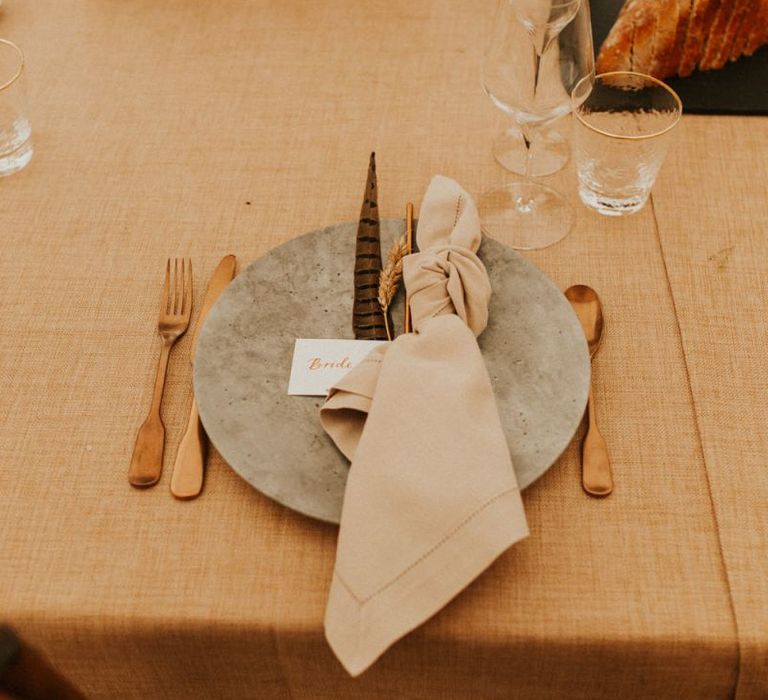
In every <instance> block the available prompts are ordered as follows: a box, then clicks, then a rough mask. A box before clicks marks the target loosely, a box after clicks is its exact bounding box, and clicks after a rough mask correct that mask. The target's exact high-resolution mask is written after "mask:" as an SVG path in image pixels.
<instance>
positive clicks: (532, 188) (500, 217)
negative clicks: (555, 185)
mask: <svg viewBox="0 0 768 700" xmlns="http://www.w3.org/2000/svg"><path fill="white" fill-rule="evenodd" d="M480 221H481V222H482V228H483V231H485V232H486V233H487V234H488V235H489V236H490V237H491V238H495V239H496V240H497V241H499V242H500V243H504V244H505V245H508V246H509V247H510V248H515V249H517V250H537V249H539V248H547V247H548V246H551V245H553V244H555V243H557V242H558V241H561V240H562V239H563V238H565V236H567V235H568V232H569V231H570V230H571V226H572V225H573V207H571V205H570V204H568V202H567V201H566V200H565V198H564V197H563V196H562V195H561V194H560V193H559V192H556V191H555V190H553V189H552V188H551V187H546V186H544V185H539V184H538V183H535V182H513V183H511V184H509V185H505V186H504V187H499V188H498V189H495V190H491V191H490V192H487V193H486V194H485V195H483V197H482V198H481V199H480Z"/></svg>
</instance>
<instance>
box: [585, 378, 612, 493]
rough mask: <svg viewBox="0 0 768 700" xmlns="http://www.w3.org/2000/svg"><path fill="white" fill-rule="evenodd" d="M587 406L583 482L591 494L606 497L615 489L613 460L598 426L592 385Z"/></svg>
mask: <svg viewBox="0 0 768 700" xmlns="http://www.w3.org/2000/svg"><path fill="white" fill-rule="evenodd" d="M587 406H588V408H587V417H588V421H589V423H588V425H587V434H586V436H585V437H584V444H583V445H582V452H581V484H582V486H583V488H584V490H585V491H586V492H587V493H588V494H589V495H590V496H598V497H604V496H608V495H609V494H610V493H611V491H613V474H612V473H611V460H610V459H609V457H608V446H607V445H606V444H605V439H604V438H603V436H602V435H601V434H600V431H599V430H598V428H597V420H596V418H595V401H594V397H593V396H592V387H591V386H590V387H589V403H588V404H587Z"/></svg>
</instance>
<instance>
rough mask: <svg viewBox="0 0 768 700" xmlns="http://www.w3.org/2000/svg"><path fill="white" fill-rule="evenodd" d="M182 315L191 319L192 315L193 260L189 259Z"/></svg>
mask: <svg viewBox="0 0 768 700" xmlns="http://www.w3.org/2000/svg"><path fill="white" fill-rule="evenodd" d="M182 308H183V310H182V313H183V314H184V315H185V316H186V317H187V318H189V316H190V315H191V313H192V258H187V275H186V277H185V279H184V304H183V307H182Z"/></svg>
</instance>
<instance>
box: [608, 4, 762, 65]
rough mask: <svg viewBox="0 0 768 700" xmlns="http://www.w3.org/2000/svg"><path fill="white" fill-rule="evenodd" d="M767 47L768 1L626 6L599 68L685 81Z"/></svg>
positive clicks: (610, 35) (609, 37) (609, 40)
mask: <svg viewBox="0 0 768 700" xmlns="http://www.w3.org/2000/svg"><path fill="white" fill-rule="evenodd" d="M765 44H768V0H627V2H626V3H625V5H624V7H622V9H621V12H620V13H619V17H618V19H617V20H616V22H615V24H614V25H613V28H612V29H611V31H610V32H609V34H608V37H607V38H606V40H605V42H604V43H603V46H602V47H601V48H600V52H599V53H598V57H597V62H596V67H597V70H598V71H599V72H601V73H605V72H609V71H617V70H633V71H636V72H638V73H647V74H650V75H653V76H655V77H657V78H662V79H663V78H668V77H670V76H673V75H679V76H681V77H686V76H688V75H690V74H691V73H693V71H694V70H696V69H698V70H714V69H718V68H722V67H723V66H724V65H725V64H726V63H727V62H728V61H736V60H738V59H739V58H740V57H741V56H751V55H752V54H753V53H754V52H755V51H757V50H758V49H759V48H760V47H761V46H763V45H765Z"/></svg>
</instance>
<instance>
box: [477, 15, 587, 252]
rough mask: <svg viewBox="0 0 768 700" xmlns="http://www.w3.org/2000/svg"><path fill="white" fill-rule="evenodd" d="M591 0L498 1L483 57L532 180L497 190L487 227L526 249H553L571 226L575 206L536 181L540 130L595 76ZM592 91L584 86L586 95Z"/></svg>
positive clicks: (486, 214) (488, 202)
mask: <svg viewBox="0 0 768 700" xmlns="http://www.w3.org/2000/svg"><path fill="white" fill-rule="evenodd" d="M594 72H595V67H594V50H593V47H592V27H591V24H590V17H589V3H588V0H499V7H498V10H497V13H496V20H495V24H494V29H493V35H492V37H491V40H490V42H489V44H488V47H487V49H486V52H485V58H484V61H483V89H484V90H485V92H486V94H487V95H488V96H489V97H490V99H491V101H492V102H493V104H494V105H496V106H497V107H498V108H499V109H501V110H502V111H504V112H505V113H507V114H509V115H510V116H511V117H512V118H513V119H514V120H515V122H516V124H517V127H518V128H519V129H520V132H521V133H522V136H523V141H524V144H525V149H526V158H525V179H524V180H519V181H515V182H512V183H510V184H508V185H505V186H504V187H500V188H498V189H495V190H492V191H491V192H488V193H487V194H486V195H484V196H483V198H482V199H481V202H480V214H481V218H482V221H483V228H484V229H485V231H486V232H487V233H488V234H489V235H491V236H493V237H494V238H496V239H498V240H500V241H502V242H503V243H506V244H508V245H510V246H511V247H513V248H517V249H520V250H533V249H537V248H546V247H547V246H550V245H552V244H553V243H557V241H559V240H561V239H562V238H563V237H564V236H565V235H566V234H567V233H568V231H569V230H570V228H571V225H572V223H573V210H572V208H571V206H570V205H569V204H568V202H567V201H566V200H565V198H564V197H563V196H562V195H561V194H560V193H559V192H556V191H555V190H553V189H552V188H550V187H546V186H545V185H541V184H538V183H534V182H532V181H531V156H532V152H531V143H532V142H533V140H534V138H535V134H536V132H537V130H539V129H541V128H542V127H545V126H547V125H549V124H552V123H553V122H554V121H556V120H557V119H560V118H561V117H563V116H565V115H566V114H568V112H570V111H571V109H572V108H573V103H572V100H571V97H570V95H571V92H572V90H573V87H574V86H575V85H576V84H577V83H578V82H579V81H580V80H582V79H584V78H587V81H589V80H593V79H594ZM588 94H589V91H588V90H585V94H584V99H586V97H587V96H588Z"/></svg>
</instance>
